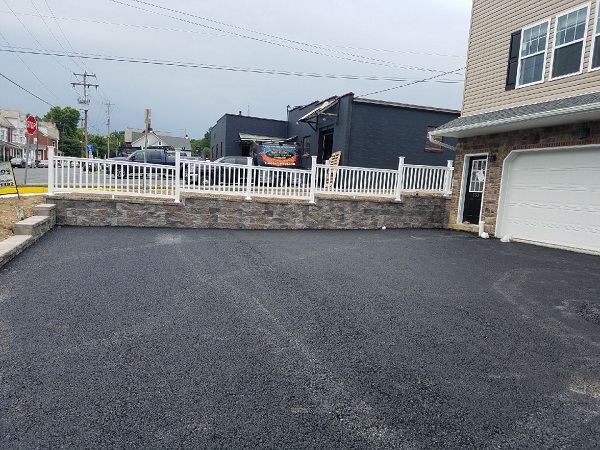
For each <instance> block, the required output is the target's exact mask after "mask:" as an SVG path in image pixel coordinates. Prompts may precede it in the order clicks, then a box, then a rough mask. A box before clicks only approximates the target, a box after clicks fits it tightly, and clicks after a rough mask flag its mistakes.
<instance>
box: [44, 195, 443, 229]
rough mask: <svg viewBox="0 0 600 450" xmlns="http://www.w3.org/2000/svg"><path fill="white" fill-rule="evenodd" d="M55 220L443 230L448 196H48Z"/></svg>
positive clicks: (180, 225)
mask: <svg viewBox="0 0 600 450" xmlns="http://www.w3.org/2000/svg"><path fill="white" fill-rule="evenodd" d="M46 201H47V202H48V203H53V204H55V205H56V224H57V225H73V226H132V227H170V228H226V229H376V228H381V227H382V226H385V227H386V228H446V225H447V218H448V212H449V203H450V200H449V199H448V198H445V197H442V196H432V195H419V196H415V195H412V196H404V197H403V201H402V202H394V201H370V200H363V199H335V200H333V199H325V198H318V199H317V201H316V204H308V203H306V202H285V201H265V200H260V199H253V200H250V201H247V200H243V199H240V198H216V197H184V198H183V199H182V202H181V203H174V202H172V201H169V202H163V201H142V200H127V199H123V198H117V199H108V198H89V197H88V198H77V197H72V196H61V195H54V196H48V197H47V199H46Z"/></svg>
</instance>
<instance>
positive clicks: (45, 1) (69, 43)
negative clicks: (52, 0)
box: [5, 0, 87, 70]
mask: <svg viewBox="0 0 600 450" xmlns="http://www.w3.org/2000/svg"><path fill="white" fill-rule="evenodd" d="M5 1H6V0H5ZM44 3H46V8H48V11H50V14H52V18H53V19H54V22H56V26H57V27H58V29H59V30H60V32H61V33H62V35H63V37H64V38H65V41H66V42H67V44H68V45H69V47H70V48H71V51H72V52H73V53H76V52H75V49H74V48H73V46H72V45H71V42H70V41H69V39H68V38H67V35H66V34H65V32H64V31H63V29H62V27H61V26H60V23H59V22H58V20H56V16H55V15H54V11H52V8H50V5H49V4H48V1H47V0H44ZM61 48H62V46H61ZM63 50H64V48H63ZM73 62H74V63H75V64H77V66H79V68H81V69H82V70H87V67H85V64H83V61H82V64H83V66H82V65H80V64H79V63H77V62H76V61H73Z"/></svg>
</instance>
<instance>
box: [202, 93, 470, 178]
mask: <svg viewBox="0 0 600 450" xmlns="http://www.w3.org/2000/svg"><path fill="white" fill-rule="evenodd" d="M458 116H459V111H455V110H450V109H443V108H434V107H426V106H416V105H408V104H402V103H394V102H385V101H380V100H371V99H365V98H357V97H355V96H354V94H353V93H348V94H345V95H342V96H333V97H330V98H328V99H326V100H322V101H315V102H312V103H309V104H307V105H304V106H297V107H294V108H291V109H289V110H288V113H287V120H273V119H264V118H257V117H246V116H242V115H232V114H225V115H224V116H222V117H221V118H220V119H219V120H218V121H217V123H216V125H215V126H214V127H213V128H212V131H211V157H212V158H218V157H220V156H225V155H241V156H249V149H250V146H249V140H251V139H255V138H256V137H259V138H260V137H264V138H281V139H289V138H293V137H297V141H298V143H299V144H300V146H301V148H302V154H303V156H304V157H305V163H308V161H309V159H308V157H310V156H316V157H317V162H319V163H321V162H323V161H325V160H328V159H329V157H330V156H331V154H332V153H333V152H335V151H338V150H339V151H341V152H342V160H341V164H343V165H348V166H360V167H374V168H397V167H398V157H400V156H404V157H406V162H407V163H410V164H428V165H446V163H447V160H453V159H454V152H453V151H450V150H447V149H445V148H443V147H442V146H439V145H435V144H432V143H431V142H429V141H428V139H427V133H428V132H429V131H432V130H435V129H436V128H437V127H439V126H440V125H442V124H444V123H446V122H449V121H451V120H453V119H455V118H457V117H458ZM449 142H450V143H452V142H454V140H452V139H450V140H449ZM305 165H306V164H305Z"/></svg>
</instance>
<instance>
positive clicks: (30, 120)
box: [25, 116, 37, 134]
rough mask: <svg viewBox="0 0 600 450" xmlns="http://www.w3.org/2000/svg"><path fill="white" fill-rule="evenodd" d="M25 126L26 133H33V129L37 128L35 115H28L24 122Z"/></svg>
mask: <svg viewBox="0 0 600 450" xmlns="http://www.w3.org/2000/svg"><path fill="white" fill-rule="evenodd" d="M25 127H26V128H27V133H29V134H34V133H35V130H37V120H35V117H33V116H29V117H28V118H27V122H25Z"/></svg>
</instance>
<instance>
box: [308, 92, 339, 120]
mask: <svg viewBox="0 0 600 450" xmlns="http://www.w3.org/2000/svg"><path fill="white" fill-rule="evenodd" d="M337 102H338V97H335V98H331V99H328V100H325V101H324V102H323V103H321V104H320V105H319V106H317V107H316V108H315V109H313V110H312V111H311V112H309V113H308V114H306V115H304V116H302V117H301V118H300V119H298V122H308V121H309V120H310V119H314V118H315V117H318V116H319V115H321V114H323V113H324V112H325V111H327V110H328V109H329V108H331V107H332V106H335V105H336V104H337Z"/></svg>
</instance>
